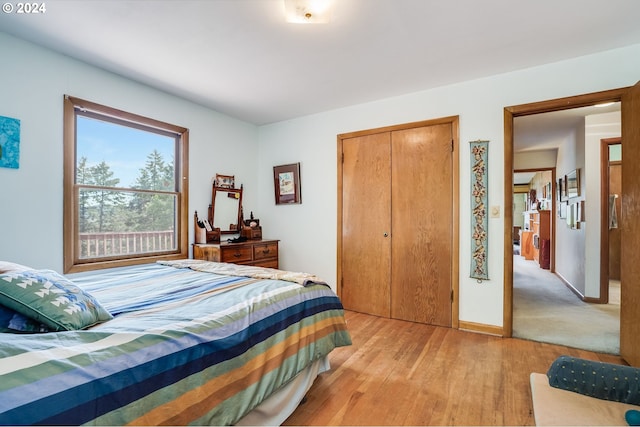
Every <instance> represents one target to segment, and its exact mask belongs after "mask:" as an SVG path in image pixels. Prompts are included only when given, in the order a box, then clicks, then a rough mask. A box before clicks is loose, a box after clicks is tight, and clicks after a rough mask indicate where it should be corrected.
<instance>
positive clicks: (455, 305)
mask: <svg viewBox="0 0 640 427" xmlns="http://www.w3.org/2000/svg"><path fill="white" fill-rule="evenodd" d="M445 123H449V124H451V133H452V138H453V141H452V147H451V150H452V158H451V162H452V164H451V175H452V178H451V180H452V182H451V186H452V192H453V194H452V202H451V203H452V206H451V216H452V218H451V239H452V241H451V256H452V260H451V328H453V329H458V328H459V317H460V315H459V312H460V310H459V301H460V299H459V296H458V294H459V289H460V278H459V277H460V265H459V264H460V255H459V254H460V136H459V135H460V118H459V116H449V117H441V118H438V119H432V120H425V121H420V122H412V123H404V124H399V125H392V126H385V127H381V128H375V129H367V130H361V131H354V132H348V133H343V134H339V135H338V136H337V163H338V166H337V172H338V177H337V181H338V188H337V190H338V191H337V197H338V201H337V208H338V212H337V227H336V229H337V248H336V249H337V250H336V276H337V277H336V291H337V294H338V296H339V297H341V296H342V198H343V194H342V193H343V186H342V173H343V171H342V144H343V140H344V139H348V138H354V137H358V136H364V135H370V134H374V133H381V132H392V131H397V130H405V129H412V128H417V127H425V126H433V125H439V124H445Z"/></svg>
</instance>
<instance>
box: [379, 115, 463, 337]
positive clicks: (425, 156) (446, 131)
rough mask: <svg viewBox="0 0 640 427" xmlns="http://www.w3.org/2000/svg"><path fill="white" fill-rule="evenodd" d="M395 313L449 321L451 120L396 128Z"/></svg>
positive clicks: (426, 320) (428, 320) (427, 320)
mask: <svg viewBox="0 0 640 427" xmlns="http://www.w3.org/2000/svg"><path fill="white" fill-rule="evenodd" d="M391 141H392V142H391V146H392V152H391V159H392V179H391V182H392V186H391V194H392V195H391V200H392V213H391V218H392V230H393V232H392V251H391V260H392V263H391V317H392V318H395V319H403V320H409V321H414V322H420V323H428V324H431V325H440V326H447V327H450V326H451V290H452V287H451V286H452V280H451V265H452V233H453V212H452V210H453V201H452V194H453V191H452V190H453V189H452V182H453V180H452V174H453V170H452V159H453V153H452V143H453V142H452V141H453V135H452V125H451V124H450V123H445V124H438V125H432V126H425V127H420V128H414V129H406V130H399V131H394V132H392V137H391Z"/></svg>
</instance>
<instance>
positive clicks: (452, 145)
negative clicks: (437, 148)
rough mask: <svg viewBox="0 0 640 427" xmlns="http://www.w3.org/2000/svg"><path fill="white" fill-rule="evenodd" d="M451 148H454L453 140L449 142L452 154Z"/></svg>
mask: <svg viewBox="0 0 640 427" xmlns="http://www.w3.org/2000/svg"><path fill="white" fill-rule="evenodd" d="M453 148H454V143H453V139H452V140H451V152H452V153H453Z"/></svg>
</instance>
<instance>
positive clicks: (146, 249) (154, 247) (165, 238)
mask: <svg viewBox="0 0 640 427" xmlns="http://www.w3.org/2000/svg"><path fill="white" fill-rule="evenodd" d="M79 238H80V258H94V257H104V256H114V255H130V254H144V253H150V252H162V251H171V250H175V249H176V242H175V232H174V231H173V230H168V231H139V232H111V233H80V236H79Z"/></svg>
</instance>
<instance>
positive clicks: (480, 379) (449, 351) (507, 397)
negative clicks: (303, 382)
mask: <svg viewBox="0 0 640 427" xmlns="http://www.w3.org/2000/svg"><path fill="white" fill-rule="evenodd" d="M346 317H347V322H348V327H349V331H350V333H351V337H352V340H353V345H352V346H350V347H344V348H338V349H336V350H334V351H333V352H332V353H331V355H330V360H331V367H332V369H331V371H329V372H326V373H324V374H321V375H320V377H319V378H318V379H316V382H315V383H314V385H313V386H312V387H311V390H309V393H308V394H307V400H306V402H305V403H303V404H301V405H300V406H299V407H298V409H297V410H296V412H294V413H293V414H292V415H291V416H290V417H289V419H287V421H286V422H285V425H327V426H328V425H354V426H355V425H395V426H400V425H534V418H533V407H532V404H531V392H530V388H529V374H530V373H531V372H542V373H544V372H546V371H547V369H548V367H549V365H550V364H551V362H552V361H553V360H554V359H555V358H556V357H558V356H560V355H562V354H567V355H572V356H577V357H582V358H585V359H591V360H599V361H603V362H613V363H621V364H624V361H623V360H622V359H621V358H620V357H617V356H612V355H609V354H600V353H593V352H589V351H583V350H578V349H573V348H569V347H563V346H558V345H551V344H543V343H537V342H533V341H525V340H520V339H513V338H500V337H495V336H490V335H483V334H477V333H472V332H465V331H460V330H456V329H449V328H444V327H437V326H430V325H423V324H418V323H411V322H406V321H401V320H394V319H385V318H379V317H375V316H371V315H367V314H361V313H355V312H346Z"/></svg>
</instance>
